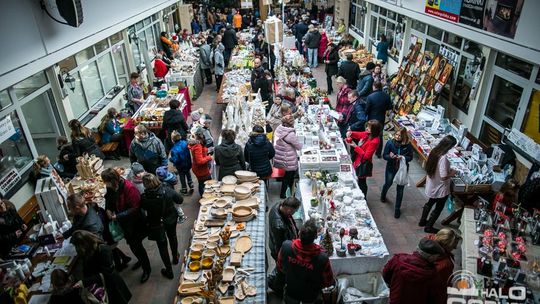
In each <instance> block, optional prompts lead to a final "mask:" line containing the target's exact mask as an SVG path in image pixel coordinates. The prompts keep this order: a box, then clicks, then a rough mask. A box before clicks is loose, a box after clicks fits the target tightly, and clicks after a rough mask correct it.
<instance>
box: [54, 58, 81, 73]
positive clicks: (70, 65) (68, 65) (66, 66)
mask: <svg viewBox="0 0 540 304" xmlns="http://www.w3.org/2000/svg"><path fill="white" fill-rule="evenodd" d="M58 67H59V68H60V70H67V71H71V70H73V69H74V68H76V67H77V62H76V61H75V56H69V57H68V58H66V59H64V60H62V61H60V62H59V63H58Z"/></svg>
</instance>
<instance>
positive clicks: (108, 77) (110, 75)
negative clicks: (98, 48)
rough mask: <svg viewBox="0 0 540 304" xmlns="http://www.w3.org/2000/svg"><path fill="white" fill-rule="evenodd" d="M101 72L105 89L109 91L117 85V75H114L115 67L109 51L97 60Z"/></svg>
mask: <svg viewBox="0 0 540 304" xmlns="http://www.w3.org/2000/svg"><path fill="white" fill-rule="evenodd" d="M97 64H98V68H99V74H100V75H101V81H102V82H103V89H104V90H105V92H109V91H110V90H111V89H112V88H113V87H114V86H115V85H116V77H115V76H114V67H113V63H112V59H111V54H110V53H107V54H105V55H104V56H101V57H100V58H99V59H98V60H97Z"/></svg>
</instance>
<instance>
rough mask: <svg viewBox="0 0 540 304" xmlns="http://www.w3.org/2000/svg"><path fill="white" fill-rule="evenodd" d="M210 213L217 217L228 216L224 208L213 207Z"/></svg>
mask: <svg viewBox="0 0 540 304" xmlns="http://www.w3.org/2000/svg"><path fill="white" fill-rule="evenodd" d="M210 214H211V215H212V217H213V218H217V219H222V218H227V211H225V209H223V208H212V210H211V211H210Z"/></svg>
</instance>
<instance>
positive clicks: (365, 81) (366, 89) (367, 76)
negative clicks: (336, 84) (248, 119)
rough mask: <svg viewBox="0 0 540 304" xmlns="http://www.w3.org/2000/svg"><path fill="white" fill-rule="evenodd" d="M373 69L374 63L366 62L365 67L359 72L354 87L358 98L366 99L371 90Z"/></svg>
mask: <svg viewBox="0 0 540 304" xmlns="http://www.w3.org/2000/svg"><path fill="white" fill-rule="evenodd" d="M373 70H375V63H373V62H368V63H367V64H366V69H365V70H364V71H363V72H362V73H361V74H360V80H358V85H357V87H356V90H357V91H358V94H360V98H363V99H366V98H367V97H368V96H369V94H371V92H372V90H373V88H372V87H373ZM353 88H354V87H353Z"/></svg>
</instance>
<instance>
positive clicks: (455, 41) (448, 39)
mask: <svg viewBox="0 0 540 304" xmlns="http://www.w3.org/2000/svg"><path fill="white" fill-rule="evenodd" d="M443 42H444V43H446V44H448V45H451V46H453V47H455V48H457V49H461V43H462V42H463V38H461V37H459V36H458V35H455V34H452V33H449V32H444V39H443Z"/></svg>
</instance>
